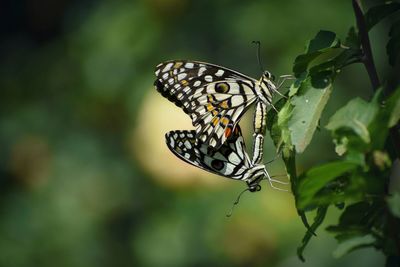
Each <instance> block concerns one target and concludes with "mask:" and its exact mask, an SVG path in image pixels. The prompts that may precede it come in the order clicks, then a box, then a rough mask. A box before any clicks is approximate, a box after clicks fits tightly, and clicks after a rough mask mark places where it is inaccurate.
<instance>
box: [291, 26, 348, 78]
mask: <svg viewBox="0 0 400 267" xmlns="http://www.w3.org/2000/svg"><path fill="white" fill-rule="evenodd" d="M339 46H340V41H339V40H338V39H337V38H336V34H335V33H333V32H329V31H320V32H318V33H317V35H316V36H315V37H314V38H313V39H312V40H310V42H309V44H308V46H307V49H306V53H304V54H302V55H299V56H298V57H297V58H296V59H295V62H294V64H293V73H294V75H295V76H296V78H299V77H301V75H302V74H303V73H304V72H306V71H307V69H308V68H309V67H310V66H312V65H316V64H317V65H318V64H319V63H321V62H325V61H327V60H328V59H332V58H334V57H335V56H336V55H337V54H338V53H340V51H342V49H341V48H338V47H339ZM321 55H323V58H320V59H319V60H316V59H317V58H318V57H319V56H321Z"/></svg>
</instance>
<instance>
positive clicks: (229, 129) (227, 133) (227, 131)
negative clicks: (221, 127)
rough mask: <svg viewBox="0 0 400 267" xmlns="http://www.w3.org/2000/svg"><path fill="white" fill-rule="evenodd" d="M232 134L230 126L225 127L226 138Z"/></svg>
mask: <svg viewBox="0 0 400 267" xmlns="http://www.w3.org/2000/svg"><path fill="white" fill-rule="evenodd" d="M231 134H232V128H230V127H228V128H226V129H225V137H226V138H228V137H229V136H231Z"/></svg>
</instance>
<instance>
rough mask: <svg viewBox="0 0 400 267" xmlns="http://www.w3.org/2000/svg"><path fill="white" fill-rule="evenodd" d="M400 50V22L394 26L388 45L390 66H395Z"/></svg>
mask: <svg viewBox="0 0 400 267" xmlns="http://www.w3.org/2000/svg"><path fill="white" fill-rule="evenodd" d="M399 50H400V20H397V21H396V22H394V23H393V24H392V26H391V27H390V31H389V41H388V43H387V45H386V53H387V54H388V56H389V64H390V65H392V66H394V65H395V64H396V61H397V60H398V58H399Z"/></svg>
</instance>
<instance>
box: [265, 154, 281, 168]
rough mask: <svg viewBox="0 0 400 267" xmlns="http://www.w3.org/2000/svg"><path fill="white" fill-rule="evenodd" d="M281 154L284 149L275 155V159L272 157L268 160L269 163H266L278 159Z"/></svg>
mask: <svg viewBox="0 0 400 267" xmlns="http://www.w3.org/2000/svg"><path fill="white" fill-rule="evenodd" d="M281 155H282V151H281V152H279V153H278V154H276V155H275V157H274V158H273V159H271V160H270V161H267V163H265V165H267V164H270V163H272V162H274V161H275V160H277V159H278V158H279V157H280V156H281Z"/></svg>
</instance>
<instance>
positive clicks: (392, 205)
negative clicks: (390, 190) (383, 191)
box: [386, 192, 400, 218]
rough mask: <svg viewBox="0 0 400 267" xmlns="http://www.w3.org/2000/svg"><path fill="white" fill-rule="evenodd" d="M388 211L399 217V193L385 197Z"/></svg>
mask: <svg viewBox="0 0 400 267" xmlns="http://www.w3.org/2000/svg"><path fill="white" fill-rule="evenodd" d="M386 201H387V203H388V206H389V210H390V212H391V213H392V214H393V215H394V216H396V217H397V218H400V193H398V192H396V193H394V194H393V195H392V196H389V197H388V198H387V199H386Z"/></svg>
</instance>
